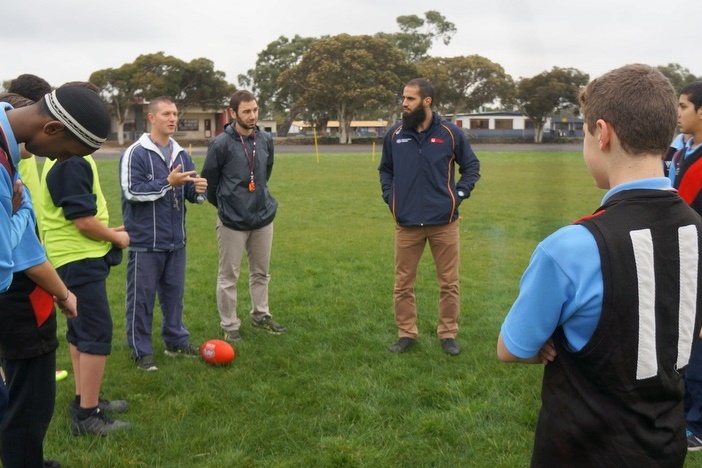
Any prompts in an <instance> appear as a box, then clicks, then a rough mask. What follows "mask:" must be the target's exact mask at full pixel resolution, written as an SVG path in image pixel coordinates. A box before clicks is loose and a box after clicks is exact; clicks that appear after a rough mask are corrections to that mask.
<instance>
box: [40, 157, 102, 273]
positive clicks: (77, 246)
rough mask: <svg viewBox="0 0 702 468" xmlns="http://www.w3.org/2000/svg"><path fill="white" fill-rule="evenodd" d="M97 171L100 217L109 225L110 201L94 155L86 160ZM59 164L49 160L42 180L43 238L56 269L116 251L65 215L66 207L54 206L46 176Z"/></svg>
mask: <svg viewBox="0 0 702 468" xmlns="http://www.w3.org/2000/svg"><path fill="white" fill-rule="evenodd" d="M83 159H85V160H86V161H87V162H88V163H89V164H90V167H91V169H92V171H93V193H94V194H95V196H96V198H97V214H96V215H95V216H96V217H97V218H98V219H99V220H100V222H102V223H103V224H105V225H107V224H108V222H109V214H108V213H107V202H106V201H105V197H104V196H103V194H102V189H101V188H100V178H99V177H98V171H97V166H96V165H95V160H94V159H93V157H92V156H90V155H88V156H85V157H83ZM54 164H55V161H52V160H49V159H47V160H46V162H45V163H44V173H43V174H44V177H43V178H42V200H41V202H42V207H43V210H42V221H41V234H42V235H41V238H42V242H43V243H44V246H45V247H46V255H47V257H49V261H51V263H52V265H53V266H54V268H58V267H60V266H62V265H65V264H67V263H71V262H75V261H78V260H83V259H86V258H100V257H103V256H105V254H107V252H109V251H110V249H111V248H112V244H111V243H109V242H106V241H99V240H94V239H91V238H89V237H87V236H85V235H83V234H81V232H80V231H79V230H78V228H76V225H75V224H74V223H73V221H71V220H68V219H66V218H65V216H64V215H63V208H60V207H58V206H56V205H54V202H53V200H52V199H51V194H50V193H49V188H48V186H47V184H46V176H47V174H48V173H49V171H50V170H51V168H52V167H53V165H54Z"/></svg>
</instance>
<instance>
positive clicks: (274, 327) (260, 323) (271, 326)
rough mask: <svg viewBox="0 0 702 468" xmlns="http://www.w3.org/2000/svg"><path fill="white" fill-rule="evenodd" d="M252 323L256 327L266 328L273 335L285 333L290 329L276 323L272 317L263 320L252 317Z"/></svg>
mask: <svg viewBox="0 0 702 468" xmlns="http://www.w3.org/2000/svg"><path fill="white" fill-rule="evenodd" d="M251 325H253V326H254V327H256V328H260V329H262V330H265V331H267V332H268V333H270V334H272V335H280V334H281V333H285V332H286V331H288V330H287V328H285V327H284V326H282V325H280V324H277V323H275V322H274V321H273V319H272V318H270V317H265V318H262V319H261V320H256V319H251Z"/></svg>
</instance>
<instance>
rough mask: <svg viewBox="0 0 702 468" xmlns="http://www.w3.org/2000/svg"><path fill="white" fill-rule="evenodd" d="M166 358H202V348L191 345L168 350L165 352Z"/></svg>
mask: <svg viewBox="0 0 702 468" xmlns="http://www.w3.org/2000/svg"><path fill="white" fill-rule="evenodd" d="M164 353H165V354H166V356H171V357H176V356H185V357H191V358H194V357H200V348H198V347H196V346H193V345H191V344H190V343H187V344H184V345H183V346H174V347H172V348H166V350H165V351H164Z"/></svg>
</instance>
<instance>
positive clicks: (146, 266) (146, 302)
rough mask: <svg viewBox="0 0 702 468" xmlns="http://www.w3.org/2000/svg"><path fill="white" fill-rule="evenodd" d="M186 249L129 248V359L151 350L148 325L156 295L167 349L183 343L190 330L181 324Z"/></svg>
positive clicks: (127, 314) (186, 340)
mask: <svg viewBox="0 0 702 468" xmlns="http://www.w3.org/2000/svg"><path fill="white" fill-rule="evenodd" d="M184 290H185V248H182V249H178V250H174V251H171V252H135V251H132V250H129V260H128V262H127V305H126V323H127V344H128V345H129V348H130V349H131V350H132V358H134V359H136V358H139V357H142V356H146V355H150V354H153V353H154V348H153V345H152V343H151V325H152V323H153V318H154V300H155V298H156V294H158V301H159V303H160V305H161V312H162V313H163V319H162V321H161V337H162V338H163V342H164V343H165V344H166V347H167V348H174V347H179V346H183V345H186V344H187V343H188V340H189V338H190V333H188V330H187V329H186V328H185V326H184V325H183V295H184Z"/></svg>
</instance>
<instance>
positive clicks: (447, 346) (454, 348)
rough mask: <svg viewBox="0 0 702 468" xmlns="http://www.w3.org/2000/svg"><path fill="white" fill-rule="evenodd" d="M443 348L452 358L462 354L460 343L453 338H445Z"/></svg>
mask: <svg viewBox="0 0 702 468" xmlns="http://www.w3.org/2000/svg"><path fill="white" fill-rule="evenodd" d="M441 346H442V347H443V348H444V351H446V354H450V355H451V356H457V355H458V354H459V353H460V352H461V347H460V346H458V343H456V340H454V339H453V338H444V339H443V340H441Z"/></svg>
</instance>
